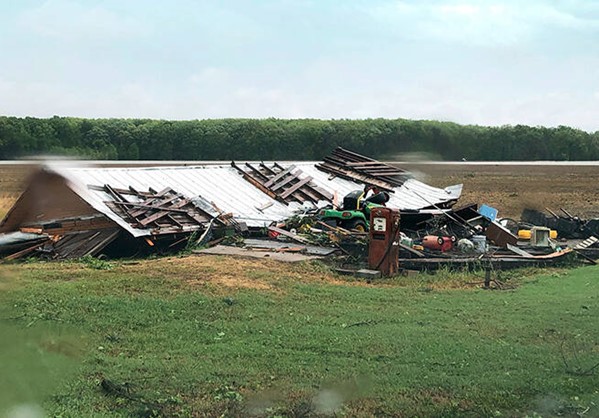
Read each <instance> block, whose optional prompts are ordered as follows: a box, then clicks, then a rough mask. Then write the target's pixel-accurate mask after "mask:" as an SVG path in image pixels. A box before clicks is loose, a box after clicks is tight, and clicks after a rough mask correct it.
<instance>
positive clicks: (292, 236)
mask: <svg viewBox="0 0 599 418" xmlns="http://www.w3.org/2000/svg"><path fill="white" fill-rule="evenodd" d="M268 230H269V231H273V232H276V233H277V234H280V235H283V236H285V237H287V238H290V239H292V240H294V241H297V242H301V243H302V244H310V241H308V240H307V239H305V238H302V237H300V236H298V235H295V234H292V233H291V232H289V231H285V230H284V229H281V228H277V227H276V226H269V227H268Z"/></svg>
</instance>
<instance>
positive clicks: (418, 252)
mask: <svg viewBox="0 0 599 418" xmlns="http://www.w3.org/2000/svg"><path fill="white" fill-rule="evenodd" d="M460 194H461V185H456V186H450V187H447V188H445V189H438V188H434V187H431V186H428V185H426V184H424V183H421V182H418V181H416V180H414V179H412V178H411V176H410V173H408V172H406V171H405V170H402V169H401V168H398V167H395V166H392V165H389V164H386V163H383V162H380V161H377V160H374V159H372V158H369V157H366V156H363V155H360V154H357V153H354V152H352V151H349V150H345V149H343V148H337V149H335V150H334V151H333V152H332V153H331V155H330V156H328V157H326V158H325V159H324V161H322V162H319V163H301V162H296V163H288V164H282V163H277V162H271V163H265V162H259V163H255V162H246V163H236V162H231V164H230V165H229V166H198V167H167V168H128V169H88V168H74V169H54V170H46V171H44V170H42V171H41V172H40V173H39V174H38V177H37V178H34V179H33V180H32V183H31V185H30V187H29V188H28V189H27V190H26V191H25V192H24V193H23V196H22V197H21V198H20V199H19V201H18V202H17V203H16V204H15V206H14V207H13V209H11V211H10V212H9V214H8V215H7V216H6V218H5V219H4V220H3V221H2V223H0V258H1V259H3V260H15V259H19V258H26V257H33V256H35V257H42V258H45V259H71V258H80V257H85V256H94V257H109V258H117V257H127V256H144V255H147V254H152V253H163V252H171V251H181V250H182V249H194V248H195V249H197V248H198V247H202V248H203V250H200V251H201V252H209V253H219V251H220V252H221V253H223V254H228V253H231V251H233V250H232V248H236V249H235V250H234V252H235V253H238V252H241V254H242V255H243V254H248V255H249V254H250V253H251V254H252V256H258V257H264V256H273V254H277V257H280V258H282V259H286V258H287V259H293V260H297V259H302V256H303V257H305V258H312V257H333V256H340V257H342V260H345V261H346V262H350V263H354V264H355V263H357V264H359V263H364V262H365V260H366V257H367V255H368V245H369V240H370V233H369V226H370V225H369V223H370V210H371V209H373V208H376V207H380V206H386V207H389V208H396V209H398V210H399V212H400V217H401V218H400V225H401V226H400V230H401V234H400V235H398V242H397V243H396V245H398V246H399V247H400V251H399V262H400V266H401V268H403V269H408V270H434V269H438V268H440V267H446V266H449V267H459V268H485V269H489V268H493V269H505V268H512V267H523V266H543V265H553V264H556V263H561V262H564V261H567V260H569V259H570V258H571V257H572V255H577V256H578V257H581V258H582V259H583V260H585V261H586V262H589V263H591V262H592V263H594V261H593V260H594V259H595V258H597V257H599V238H597V237H599V219H589V220H585V219H581V218H579V217H577V216H574V215H572V214H570V213H569V212H568V211H566V210H565V209H561V210H560V211H561V213H563V215H558V214H556V213H555V212H553V211H551V210H548V211H547V212H548V213H543V212H539V211H533V210H525V211H524V212H523V214H522V218H521V219H520V220H514V219H508V218H500V217H499V216H498V215H499V214H498V212H497V210H495V209H493V208H491V207H488V206H486V205H479V204H468V205H462V206H456V202H457V201H458V199H459V197H460ZM40 202H43V203H44V205H45V206H42V205H41V203H40ZM225 244H227V245H225ZM224 247H226V248H224ZM223 248H224V249H223ZM244 251H246V252H245V253H244ZM291 254H292V255H293V257H291V256H290V255H291ZM347 260H349V261H347Z"/></svg>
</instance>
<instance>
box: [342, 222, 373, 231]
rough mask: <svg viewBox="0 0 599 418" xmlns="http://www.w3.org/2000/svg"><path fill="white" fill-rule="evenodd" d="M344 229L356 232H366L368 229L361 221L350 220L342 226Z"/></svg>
mask: <svg viewBox="0 0 599 418" xmlns="http://www.w3.org/2000/svg"><path fill="white" fill-rule="evenodd" d="M344 227H345V228H346V229H354V230H356V231H358V232H366V231H368V228H367V227H366V223H365V222H364V221H363V220H361V219H352V220H351V221H347V223H346V224H345V225H344Z"/></svg>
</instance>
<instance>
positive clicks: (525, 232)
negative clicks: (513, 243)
mask: <svg viewBox="0 0 599 418" xmlns="http://www.w3.org/2000/svg"><path fill="white" fill-rule="evenodd" d="M530 235H531V232H530V229H520V230H519V231H518V239H522V240H529V239H530ZM549 238H551V239H556V238H557V231H556V230H555V229H552V230H551V231H550V232H549Z"/></svg>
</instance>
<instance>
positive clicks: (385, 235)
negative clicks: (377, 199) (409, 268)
mask: <svg viewBox="0 0 599 418" xmlns="http://www.w3.org/2000/svg"><path fill="white" fill-rule="evenodd" d="M369 238H370V242H369V244H368V266H369V268H371V269H373V270H379V271H380V272H381V273H382V274H383V275H384V276H392V275H394V274H396V273H397V272H398V270H399V240H400V233H399V210H397V209H391V208H385V207H377V208H374V209H372V211H371V212H370V236H369Z"/></svg>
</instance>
